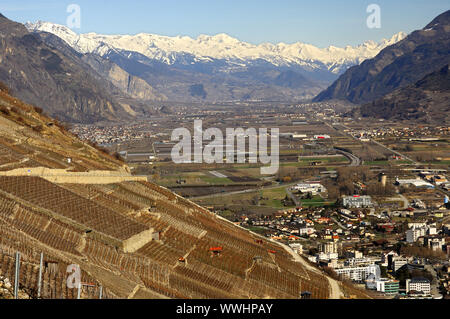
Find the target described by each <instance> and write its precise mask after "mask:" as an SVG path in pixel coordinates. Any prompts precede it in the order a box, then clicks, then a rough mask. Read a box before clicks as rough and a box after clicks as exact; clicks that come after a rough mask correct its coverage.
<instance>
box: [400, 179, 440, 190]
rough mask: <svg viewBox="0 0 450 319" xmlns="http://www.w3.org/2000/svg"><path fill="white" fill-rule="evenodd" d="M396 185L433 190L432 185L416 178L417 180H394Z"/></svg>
mask: <svg viewBox="0 0 450 319" xmlns="http://www.w3.org/2000/svg"><path fill="white" fill-rule="evenodd" d="M395 182H396V184H397V185H399V186H409V185H412V186H415V187H419V188H434V185H433V184H430V183H428V182H426V181H424V180H423V179H420V178H417V179H398V178H397V179H396V181H395Z"/></svg>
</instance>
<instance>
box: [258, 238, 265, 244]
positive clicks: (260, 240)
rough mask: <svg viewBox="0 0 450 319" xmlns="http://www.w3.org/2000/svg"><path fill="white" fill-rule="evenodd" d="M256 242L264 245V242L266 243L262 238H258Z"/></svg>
mask: <svg viewBox="0 0 450 319" xmlns="http://www.w3.org/2000/svg"><path fill="white" fill-rule="evenodd" d="M256 243H257V244H260V245H262V244H264V241H263V240H262V239H257V240H256Z"/></svg>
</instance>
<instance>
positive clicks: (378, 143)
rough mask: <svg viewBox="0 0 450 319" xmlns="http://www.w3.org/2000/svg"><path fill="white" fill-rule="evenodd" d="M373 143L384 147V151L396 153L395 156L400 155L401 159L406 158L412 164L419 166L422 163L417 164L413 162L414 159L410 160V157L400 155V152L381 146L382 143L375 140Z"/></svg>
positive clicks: (382, 145)
mask: <svg viewBox="0 0 450 319" xmlns="http://www.w3.org/2000/svg"><path fill="white" fill-rule="evenodd" d="M371 141H372V142H373V143H375V144H377V145H378V146H380V147H383V148H384V149H386V150H388V151H390V152H392V153H394V154H395V155H398V156H400V157H402V158H404V159H406V160H408V161H410V162H411V163H413V164H415V165H419V164H420V163H418V162H416V161H415V160H413V159H412V158H410V157H408V156H406V155H403V154H402V153H400V152H397V151H394V150H393V149H390V148H389V147H387V146H386V145H384V144H381V143H380V142H377V141H375V140H374V139H371Z"/></svg>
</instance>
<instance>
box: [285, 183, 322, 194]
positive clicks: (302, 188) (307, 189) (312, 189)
mask: <svg viewBox="0 0 450 319" xmlns="http://www.w3.org/2000/svg"><path fill="white" fill-rule="evenodd" d="M292 190H294V191H298V192H300V193H303V194H307V193H311V194H312V195H317V194H319V193H325V192H326V191H327V189H326V188H325V186H323V185H322V184H319V183H301V184H297V185H295V186H293V187H292Z"/></svg>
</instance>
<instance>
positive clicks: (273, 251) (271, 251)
mask: <svg viewBox="0 0 450 319" xmlns="http://www.w3.org/2000/svg"><path fill="white" fill-rule="evenodd" d="M268 252H269V253H270V254H276V253H277V252H276V251H275V250H271V249H269V250H268Z"/></svg>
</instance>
